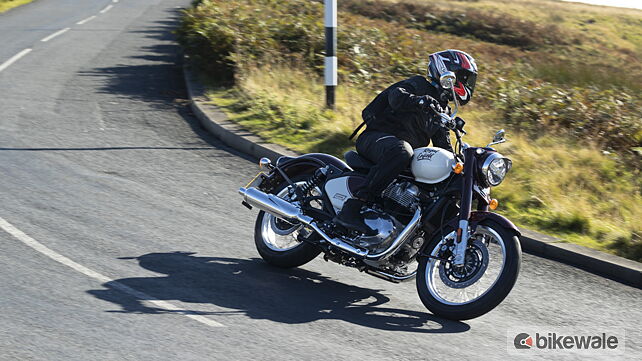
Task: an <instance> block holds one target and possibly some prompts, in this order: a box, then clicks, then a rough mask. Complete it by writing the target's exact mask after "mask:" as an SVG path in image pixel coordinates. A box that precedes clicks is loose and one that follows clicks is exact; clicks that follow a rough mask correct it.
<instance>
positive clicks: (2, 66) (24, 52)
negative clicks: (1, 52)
mask: <svg viewBox="0 0 642 361" xmlns="http://www.w3.org/2000/svg"><path fill="white" fill-rule="evenodd" d="M32 50H33V49H31V48H28V49H24V50H22V51H21V52H19V53H18V54H16V55H14V56H12V57H11V58H9V60H7V61H5V62H4V63H2V64H0V72H2V71H3V70H5V69H7V68H8V67H10V66H11V64H13V63H15V62H16V61H18V60H20V59H21V58H22V57H24V56H25V55H27V54H29V53H31V51H32Z"/></svg>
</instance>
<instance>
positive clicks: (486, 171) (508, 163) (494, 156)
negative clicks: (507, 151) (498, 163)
mask: <svg viewBox="0 0 642 361" xmlns="http://www.w3.org/2000/svg"><path fill="white" fill-rule="evenodd" d="M498 159H501V160H503V161H504V163H505V166H506V173H505V174H504V176H503V177H502V178H501V179H500V180H499V182H497V183H493V182H492V181H491V177H489V171H490V165H491V164H492V163H493V162H494V161H495V160H498ZM512 164H513V162H512V161H511V160H510V159H508V158H506V157H504V156H503V155H501V154H499V153H491V154H489V155H488V156H487V157H486V159H484V163H482V166H481V172H482V179H483V180H484V182H485V183H486V185H488V186H490V187H497V186H498V185H500V184H501V183H502V182H503V181H504V179H505V178H506V174H508V171H509V170H510V168H511V166H512Z"/></svg>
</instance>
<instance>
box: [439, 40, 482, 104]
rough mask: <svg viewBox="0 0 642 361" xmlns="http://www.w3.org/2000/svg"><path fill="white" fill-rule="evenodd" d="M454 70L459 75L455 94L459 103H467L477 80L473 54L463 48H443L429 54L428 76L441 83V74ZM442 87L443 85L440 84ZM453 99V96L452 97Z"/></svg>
mask: <svg viewBox="0 0 642 361" xmlns="http://www.w3.org/2000/svg"><path fill="white" fill-rule="evenodd" d="M447 71H452V72H453V73H455V76H456V77H457V81H456V82H455V85H454V90H455V95H456V96H457V100H459V104H462V105H464V104H466V103H468V101H469V100H470V98H471V97H472V96H473V91H474V90H475V81H477V64H475V59H473V57H472V56H470V55H468V54H466V53H464V52H463V51H461V50H453V49H449V50H443V51H439V52H436V53H432V54H430V55H429V56H428V78H431V79H432V81H433V82H436V83H437V84H440V83H439V78H440V77H441V75H442V74H443V73H445V72H447ZM438 87H439V88H441V85H438ZM451 99H452V98H451Z"/></svg>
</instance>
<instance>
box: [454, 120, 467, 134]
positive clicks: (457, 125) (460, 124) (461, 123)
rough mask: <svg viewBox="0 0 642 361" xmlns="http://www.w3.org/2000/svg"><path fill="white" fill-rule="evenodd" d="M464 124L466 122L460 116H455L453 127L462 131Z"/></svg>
mask: <svg viewBox="0 0 642 361" xmlns="http://www.w3.org/2000/svg"><path fill="white" fill-rule="evenodd" d="M464 125H466V122H465V121H464V120H463V119H461V118H460V117H456V118H455V129H457V130H460V131H463V130H464Z"/></svg>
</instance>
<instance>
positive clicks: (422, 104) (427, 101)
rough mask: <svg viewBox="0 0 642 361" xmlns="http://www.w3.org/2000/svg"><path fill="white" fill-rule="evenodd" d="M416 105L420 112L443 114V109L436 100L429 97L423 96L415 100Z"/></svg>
mask: <svg viewBox="0 0 642 361" xmlns="http://www.w3.org/2000/svg"><path fill="white" fill-rule="evenodd" d="M417 105H418V106H419V109H421V110H422V111H424V112H426V111H430V110H431V109H432V111H434V112H435V113H443V112H444V108H442V107H441V105H440V104H439V101H437V99H435V98H433V97H431V96H430V95H423V96H420V97H418V98H417Z"/></svg>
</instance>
